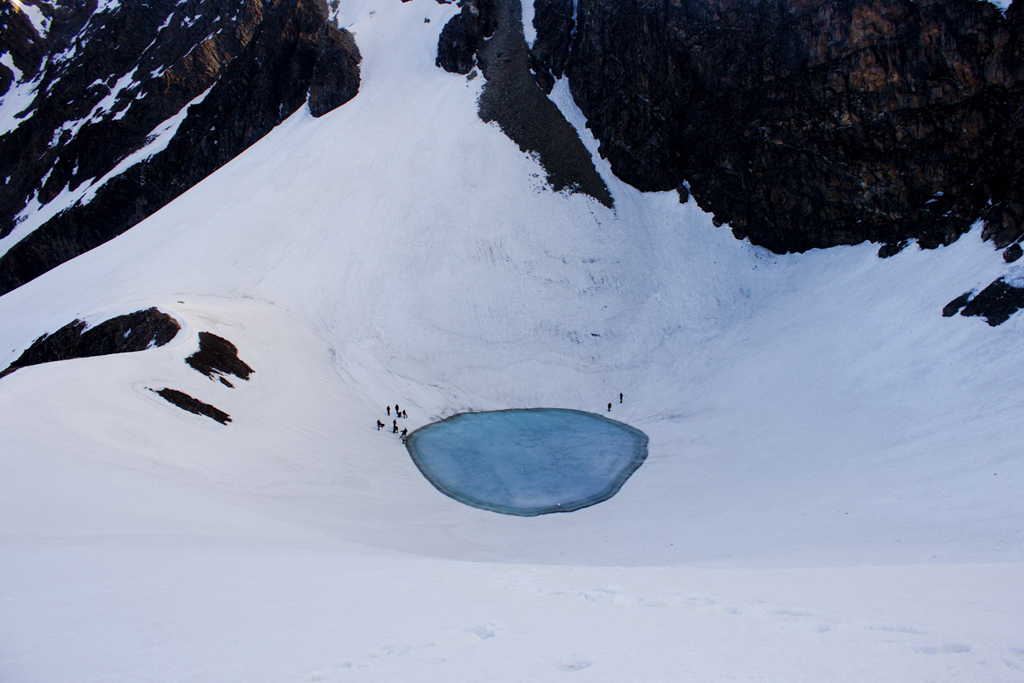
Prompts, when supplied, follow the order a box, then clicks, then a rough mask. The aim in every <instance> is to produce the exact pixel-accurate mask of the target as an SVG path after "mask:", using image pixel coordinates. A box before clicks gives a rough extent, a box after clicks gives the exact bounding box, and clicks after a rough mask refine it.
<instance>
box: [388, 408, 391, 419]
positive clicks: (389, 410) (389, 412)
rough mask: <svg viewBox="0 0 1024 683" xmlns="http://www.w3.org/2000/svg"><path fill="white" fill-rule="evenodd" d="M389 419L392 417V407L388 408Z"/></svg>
mask: <svg viewBox="0 0 1024 683" xmlns="http://www.w3.org/2000/svg"><path fill="white" fill-rule="evenodd" d="M388 417H391V406H388Z"/></svg>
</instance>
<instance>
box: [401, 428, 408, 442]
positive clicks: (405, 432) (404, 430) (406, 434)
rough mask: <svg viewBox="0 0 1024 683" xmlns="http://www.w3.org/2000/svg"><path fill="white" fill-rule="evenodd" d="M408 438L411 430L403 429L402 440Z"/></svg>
mask: <svg viewBox="0 0 1024 683" xmlns="http://www.w3.org/2000/svg"><path fill="white" fill-rule="evenodd" d="M407 436H409V430H408V429H403V430H402V440H403V441H404V440H405V437H407Z"/></svg>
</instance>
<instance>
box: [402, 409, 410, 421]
mask: <svg viewBox="0 0 1024 683" xmlns="http://www.w3.org/2000/svg"><path fill="white" fill-rule="evenodd" d="M407 417H409V413H407V412H405V411H404V410H403V411H402V419H405V418H407Z"/></svg>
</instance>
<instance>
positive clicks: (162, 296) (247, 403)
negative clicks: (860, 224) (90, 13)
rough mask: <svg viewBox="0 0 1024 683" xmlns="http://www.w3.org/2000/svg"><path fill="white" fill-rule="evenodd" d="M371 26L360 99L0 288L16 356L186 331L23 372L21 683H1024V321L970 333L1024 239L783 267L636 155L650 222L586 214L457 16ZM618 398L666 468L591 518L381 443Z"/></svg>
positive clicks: (0, 570)
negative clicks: (503, 510) (478, 492)
mask: <svg viewBox="0 0 1024 683" xmlns="http://www.w3.org/2000/svg"><path fill="white" fill-rule="evenodd" d="M364 8H365V11H364V12H361V13H359V14H358V15H352V17H351V21H352V29H353V31H354V32H355V34H356V39H357V41H358V43H359V46H360V50H361V52H362V54H363V58H364V61H363V82H362V88H361V92H360V94H359V95H358V96H357V97H356V98H355V99H354V100H352V101H351V102H349V103H348V104H346V105H345V106H343V107H341V108H340V109H338V110H336V111H334V112H332V113H330V114H328V115H326V116H324V117H322V118H320V119H313V118H312V117H310V116H309V114H308V112H306V111H300V112H297V113H296V114H295V115H294V116H292V117H291V118H290V119H288V120H287V121H286V122H285V123H283V124H282V125H281V126H279V127H278V128H277V129H276V130H274V131H273V132H272V133H271V134H270V135H268V136H267V137H266V138H264V139H263V140H262V141H260V142H259V143H258V144H256V145H254V146H253V147H251V148H250V149H249V150H248V151H246V152H245V153H244V154H242V155H240V156H239V157H238V158H237V159H235V160H234V161H233V162H231V163H229V164H228V165H226V166H225V167H223V168H222V169H221V170H219V171H218V172H217V173H215V174H214V175H212V176H211V177H210V178H208V179H207V180H205V181H204V182H202V183H200V184H199V185H197V186H196V187H194V188H193V189H192V190H190V191H189V192H187V193H186V194H184V195H182V196H181V197H180V198H179V199H178V200H176V201H175V202H173V203H171V204H170V205H168V206H167V207H165V208H164V209H163V210H161V211H160V212H158V213H157V214H155V215H154V216H152V217H150V218H149V219H147V220H146V221H144V222H143V223H141V224H140V225H139V226H137V227H135V228H133V229H132V230H131V231H129V232H128V233H126V234H124V235H122V236H121V237H118V238H117V239H115V240H113V241H111V242H109V243H107V244H106V245H104V246H103V247H101V248H99V249H96V250H94V251H92V252H89V253H87V254H85V255H83V256H81V257H79V258H76V259H74V260H73V261H70V262H68V263H66V264H64V265H62V266H60V267H59V268H57V269H55V270H53V271H51V272H49V273H47V274H46V275H44V276H42V277H41V278H39V279H37V280H35V281H33V282H31V283H29V284H27V285H25V286H24V287H21V288H19V289H17V290H15V291H14V292H11V293H10V294H7V295H5V296H3V297H2V298H0V320H3V321H4V324H3V325H2V326H0V364H2V366H6V364H7V363H9V362H10V361H11V360H13V359H14V358H16V357H17V355H18V354H20V352H21V351H22V349H24V348H25V347H26V346H27V345H28V344H29V343H31V341H32V340H33V339H35V338H36V337H37V336H39V335H40V334H42V333H43V332H52V331H53V330H55V329H57V328H58V327H60V326H61V325H64V324H66V323H68V322H70V321H71V320H73V319H74V318H76V317H81V318H85V319H90V320H93V319H101V318H102V317H103V316H110V315H116V314H120V313H125V312H128V311H133V310H137V309H139V308H142V307H148V306H153V305H155V306H159V307H160V308H161V309H162V310H165V311H167V312H169V313H171V314H172V315H174V316H175V317H176V318H178V319H179V320H180V321H181V323H182V325H183V330H182V332H181V333H179V336H178V337H177V338H176V339H175V340H174V341H172V342H171V343H170V344H168V345H167V346H164V347H161V348H158V349H151V350H149V351H145V352H141V353H136V354H124V355H119V356H104V357H98V358H89V359H79V360H73V361H66V362H61V363H53V364H48V365H40V366H34V367H30V368H24V369H21V370H19V371H18V372H16V373H14V374H12V375H10V376H8V377H6V378H4V379H2V380H0V434H2V435H3V439H2V444H3V447H2V448H0V558H3V560H2V561H0V604H2V605H3V608H2V609H0V643H2V646H0V648H2V656H0V680H3V681H5V683H6V682H7V681H13V682H22V681H57V680H59V681H67V680H74V681H105V682H106V681H126V682H127V681H132V682H135V681H140V680H159V681H217V682H218V683H220V682H223V681H268V682H270V681H274V682H279V681H313V680H321V681H389V682H391V681H395V680H403V681H432V680H451V681H469V680H483V679H486V680H495V681H522V680H532V681H556V680H561V679H562V678H563V677H565V676H566V675H569V674H572V675H574V676H576V677H578V678H579V679H580V680H594V681H625V680H637V681H679V680H700V681H727V680H782V681H804V680H829V681H857V682H858V683H859V682H861V681H864V680H899V681H901V682H915V681H922V682H923V681H932V680H969V681H1007V682H1009V681H1019V680H1020V678H1021V672H1022V667H1024V628H1022V626H1024V622H1022V619H1024V617H1022V615H1024V588H1022V586H1024V581H1022V580H1021V579H1022V578H1024V571H1022V570H1024V563H1022V543H1021V540H1022V539H1021V529H1022V513H1024V497H1022V496H1021V482H1022V474H1024V472H1022V469H1024V468H1022V458H1021V447H1020V436H1019V435H1020V433H1021V427H1022V420H1024V418H1022V416H1024V392H1022V391H1021V377H1020V367H1021V363H1022V358H1021V355H1022V350H1021V349H1022V346H1021V344H1020V336H1021V333H1022V331H1024V323H1022V322H1021V318H1020V316H1016V317H1014V318H1011V319H1010V321H1008V322H1007V323H1005V324H1003V325H1002V326H1000V327H997V328H989V327H988V326H987V325H985V324H984V323H983V322H981V321H980V320H978V319H969V318H963V317H959V316H958V317H954V318H950V319H943V318H942V317H940V315H939V311H940V310H941V308H942V306H943V305H944V304H945V303H946V302H948V301H949V300H950V299H952V298H953V297H955V296H957V295H958V294H960V293H961V292H963V291H964V290H966V289H969V288H971V287H981V286H984V285H987V284H988V283H989V282H991V281H992V280H993V279H995V278H996V277H998V276H1000V275H1002V274H1003V273H1004V272H1006V270H1005V269H1006V266H1005V265H1004V264H1002V263H1001V260H1000V259H999V258H998V254H997V253H995V252H994V251H993V250H992V247H991V245H989V244H986V243H982V242H981V240H980V239H979V236H978V235H977V234H976V233H975V234H971V235H967V236H965V237H964V238H963V239H961V240H959V241H958V242H957V243H955V244H953V245H952V246H950V247H947V248H944V249H938V250H934V251H919V250H916V249H913V248H911V249H908V250H905V251H904V252H903V253H901V254H899V255H897V256H895V257H893V258H890V259H886V260H880V259H878V258H877V257H876V256H875V251H876V247H874V246H873V245H861V246H858V247H847V248H838V249H831V250H827V251H812V252H808V253H806V254H803V255H791V256H775V255H772V254H769V253H767V252H765V251H764V250H762V249H759V248H756V247H752V246H750V245H749V244H745V243H741V242H737V241H736V240H734V239H733V238H732V237H731V235H730V234H729V233H728V232H727V231H726V230H724V229H716V228H714V227H713V226H712V225H711V222H710V219H709V218H708V216H706V215H705V214H703V213H702V212H701V211H700V210H699V209H698V208H697V207H696V206H695V205H694V204H693V203H690V204H687V205H684V206H681V205H680V204H679V203H678V201H677V197H676V195H675V194H671V193H665V194H649V195H641V194H640V193H638V192H636V191H634V190H632V189H631V188H629V187H627V186H625V185H623V184H622V183H620V182H618V181H617V180H616V179H615V178H614V177H612V176H610V175H608V174H607V172H606V171H607V168H606V166H605V165H603V162H601V161H600V160H599V168H600V169H601V170H602V172H604V173H605V180H606V182H607V183H608V184H609V187H610V189H611V190H612V192H613V193H614V195H615V206H616V211H615V212H612V211H609V210H608V209H605V208H604V207H602V206H601V205H599V204H597V203H595V202H593V201H592V200H589V199H587V198H586V197H583V196H579V195H570V196H562V195H560V194H555V193H553V192H551V191H549V190H547V189H546V188H545V187H544V186H543V184H542V183H541V181H540V180H539V178H542V177H543V173H542V172H541V170H540V169H539V167H538V166H537V165H536V163H535V162H534V161H532V160H531V159H530V158H529V157H527V156H526V155H524V154H522V153H520V152H519V150H518V148H517V147H516V145H515V144H514V143H513V142H511V141H510V140H508V139H507V138H505V137H504V136H503V135H502V134H501V132H500V131H499V130H498V129H497V128H496V127H494V126H489V125H486V124H483V123H481V122H480V121H479V120H478V119H477V117H476V113H475V111H476V106H475V100H476V97H477V95H478V93H479V87H480V79H475V80H473V81H466V80H465V79H464V78H462V77H459V76H454V75H452V74H447V73H445V72H443V71H441V70H439V69H436V68H435V67H434V57H435V54H434V51H435V48H436V43H437V31H438V30H439V28H440V27H441V26H443V25H444V22H445V21H446V20H447V19H448V18H449V17H450V16H451V15H452V14H453V13H454V12H455V11H456V10H457V8H455V7H453V6H450V5H438V4H437V3H435V2H433V1H432V0H413V2H410V3H406V4H401V3H394V2H390V1H388V2H385V1H383V0H380V1H377V0H371V1H369V2H367V4H366V5H365V6H364ZM371 11H372V12H373V14H371V13H370V12H371ZM424 17H427V18H430V19H431V23H429V24H425V23H424V22H423V19H424ZM556 97H557V92H556ZM561 104H562V106H563V109H569V108H570V107H569V105H568V103H565V102H561ZM570 113H571V112H570ZM586 141H587V143H588V144H589V145H593V140H591V139H589V138H588V139H587V140H586ZM200 331H210V332H213V333H215V334H218V335H220V336H223V337H224V338H226V339H229V340H230V341H231V342H233V343H234V344H235V345H236V346H237V347H238V350H239V356H240V357H241V358H242V359H243V360H244V361H245V362H247V363H248V364H249V365H251V366H252V367H253V368H254V369H255V373H254V374H253V375H252V378H251V380H250V381H248V382H241V381H240V382H236V388H234V389H229V388H227V387H225V386H223V385H221V384H220V383H219V382H213V381H210V380H209V379H207V378H206V377H204V376H202V375H200V374H199V373H197V372H195V371H193V370H192V369H190V368H189V367H188V366H187V365H185V363H184V362H183V360H184V358H185V357H186V356H188V355H189V354H190V353H192V352H193V351H194V350H195V349H196V347H197V335H198V333H199V332H200ZM164 386H167V387H172V388H175V389H178V390H181V391H184V392H186V393H188V394H190V395H192V396H195V397H196V398H198V399H200V400H202V401H204V402H207V403H210V404H212V405H215V406H216V407H218V408H220V409H222V410H224V411H226V412H228V413H229V414H230V415H231V417H232V420H233V422H232V423H231V424H230V425H227V426H222V425H220V424H217V423H215V422H214V421H212V420H209V419H207V418H204V417H200V416H196V415H192V414H189V413H185V412H183V411H181V410H179V409H178V408H176V407H174V406H172V405H171V404H169V403H167V402H166V401H164V400H163V399H161V398H160V397H159V396H157V395H156V394H154V393H153V392H151V391H148V390H147V389H148V388H156V389H159V388H161V387H164ZM620 391H621V392H623V393H624V394H625V401H624V403H623V404H621V405H619V404H614V405H613V410H612V415H611V417H613V418H614V419H618V420H621V421H623V422H626V423H629V424H632V425H635V426H636V427H638V428H639V429H641V430H643V431H644V432H645V433H646V434H647V435H648V436H649V437H650V443H649V456H648V459H647V461H646V462H645V464H644V465H643V467H641V468H640V469H639V470H637V471H636V473H634V475H633V476H632V478H631V479H630V480H629V481H628V482H627V483H626V484H625V486H623V488H622V489H621V490H620V491H619V493H618V494H617V495H616V496H615V497H614V498H612V499H610V500H608V501H606V502H604V503H601V504H599V505H595V506H593V507H590V508H586V509H584V510H580V511H578V512H574V513H571V514H564V515H548V516H543V517H535V518H518V517H509V516H503V515H498V514H494V513H489V512H486V511H483V510H478V509H474V508H471V507H467V506H465V505H461V504H460V503H458V502H456V501H454V500H451V499H449V498H447V497H446V496H444V495H442V494H440V493H439V492H438V491H436V490H435V489H434V488H433V487H432V486H431V485H430V484H429V483H428V482H427V481H426V480H425V479H424V478H423V477H422V476H421V475H420V473H419V472H418V471H417V470H416V467H415V465H414V464H413V463H412V461H411V460H410V458H409V457H408V454H407V453H406V452H405V449H404V448H403V446H402V444H401V442H400V441H399V440H398V439H397V437H396V436H395V435H392V434H385V433H379V432H377V430H376V429H375V427H374V423H375V421H376V420H377V419H383V418H385V414H384V406H385V405H386V404H392V405H393V404H394V403H395V402H399V403H401V405H402V407H403V408H405V409H406V410H407V411H408V414H409V419H408V420H407V423H408V425H409V426H410V427H418V426H421V425H423V424H426V423H428V422H431V421H433V420H436V419H438V418H442V417H445V416H448V415H452V414H454V413H456V412H460V411H464V410H468V409H474V410H492V409H503V408H520V407H533V406H541V405H545V406H556V407H563V408H573V409H580V410H590V411H601V410H602V408H603V407H604V406H605V405H606V404H607V402H608V401H611V400H613V397H615V396H617V394H618V393H619V392H620Z"/></svg>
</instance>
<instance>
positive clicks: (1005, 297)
mask: <svg viewBox="0 0 1024 683" xmlns="http://www.w3.org/2000/svg"><path fill="white" fill-rule="evenodd" d="M954 306H956V307H962V308H961V310H960V315H966V316H978V317H982V318H984V319H985V322H987V323H988V324H989V325H991V326H992V327H995V326H996V325H1002V324H1003V323H1005V322H1006V321H1007V320H1009V319H1010V316H1011V315H1013V314H1014V313H1016V312H1017V311H1019V310H1020V309H1022V308H1024V289H1022V288H1020V287H1014V286H1013V285H1011V284H1009V283H1007V282H1006V281H1005V280H1003V278H999V279H998V280H996V281H995V282H993V283H992V284H990V285H989V286H988V287H986V288H985V289H983V290H981V291H980V292H978V293H977V294H976V295H974V297H973V298H971V292H966V293H964V294H961V295H960V296H958V297H957V298H956V299H954V300H953V301H951V302H949V303H948V304H946V307H945V308H944V309H942V315H954V314H955V313H956V311H955V310H954V311H953V312H952V313H947V311H950V310H952V309H953V307H954Z"/></svg>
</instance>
